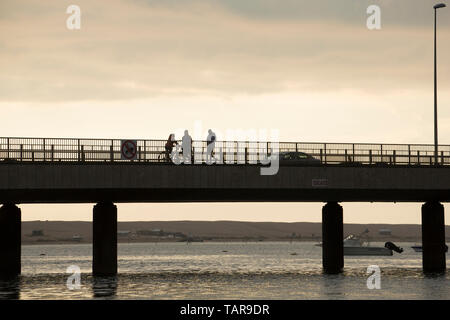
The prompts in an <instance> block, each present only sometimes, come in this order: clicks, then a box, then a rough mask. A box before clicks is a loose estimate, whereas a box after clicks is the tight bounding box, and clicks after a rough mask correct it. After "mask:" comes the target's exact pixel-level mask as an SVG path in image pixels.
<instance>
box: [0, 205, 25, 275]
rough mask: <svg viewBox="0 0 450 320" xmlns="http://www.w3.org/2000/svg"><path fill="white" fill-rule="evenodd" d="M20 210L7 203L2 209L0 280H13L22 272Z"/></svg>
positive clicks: (0, 214)
mask: <svg viewBox="0 0 450 320" xmlns="http://www.w3.org/2000/svg"><path fill="white" fill-rule="evenodd" d="M21 223H22V214H21V211H20V208H19V207H17V206H16V205H15V204H13V203H5V204H3V206H2V207H1V208H0V278H13V277H16V276H18V275H20V271H21V233H22V232H21V230H22V228H21Z"/></svg>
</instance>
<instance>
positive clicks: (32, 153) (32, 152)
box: [31, 151, 34, 162]
mask: <svg viewBox="0 0 450 320" xmlns="http://www.w3.org/2000/svg"><path fill="white" fill-rule="evenodd" d="M31 161H32V162H34V151H31Z"/></svg>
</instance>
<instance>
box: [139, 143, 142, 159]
mask: <svg viewBox="0 0 450 320" xmlns="http://www.w3.org/2000/svg"><path fill="white" fill-rule="evenodd" d="M138 149H139V157H138V161H139V162H141V157H142V155H141V153H142V147H141V146H139V148H138Z"/></svg>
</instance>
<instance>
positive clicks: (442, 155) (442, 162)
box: [441, 151, 444, 165]
mask: <svg viewBox="0 0 450 320" xmlns="http://www.w3.org/2000/svg"><path fill="white" fill-rule="evenodd" d="M441 165H444V151H441Z"/></svg>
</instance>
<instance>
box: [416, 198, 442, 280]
mask: <svg viewBox="0 0 450 320" xmlns="http://www.w3.org/2000/svg"><path fill="white" fill-rule="evenodd" d="M422 248H423V249H422V264H423V272H424V273H436V272H437V273H441V272H445V269H446V262H445V224H444V206H443V205H442V204H441V203H440V202H439V201H429V202H426V203H424V204H423V205H422Z"/></svg>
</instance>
